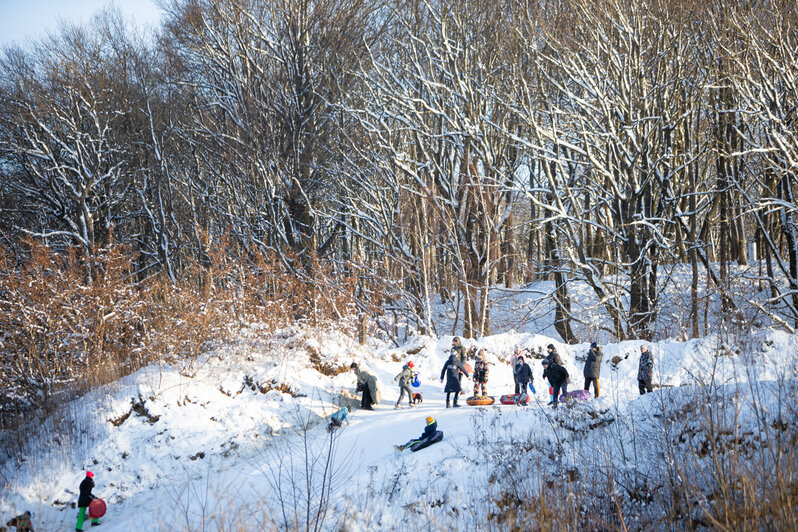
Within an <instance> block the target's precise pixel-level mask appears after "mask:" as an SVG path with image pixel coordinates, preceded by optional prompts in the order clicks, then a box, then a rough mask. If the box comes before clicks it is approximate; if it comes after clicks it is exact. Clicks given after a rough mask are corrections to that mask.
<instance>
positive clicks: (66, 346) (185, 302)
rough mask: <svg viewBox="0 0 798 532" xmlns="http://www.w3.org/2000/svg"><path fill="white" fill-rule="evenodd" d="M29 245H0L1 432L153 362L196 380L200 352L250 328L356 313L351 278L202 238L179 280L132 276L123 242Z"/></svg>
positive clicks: (132, 259)
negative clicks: (88, 246)
mask: <svg viewBox="0 0 798 532" xmlns="http://www.w3.org/2000/svg"><path fill="white" fill-rule="evenodd" d="M25 250H26V252H25V254H24V256H22V257H20V256H18V255H13V254H12V253H11V252H9V251H7V250H0V397H2V399H0V429H13V428H14V427H15V426H17V424H18V421H20V420H21V419H22V418H24V417H25V416H29V415H30V414H31V413H32V412H48V411H52V410H53V409H55V408H57V407H58V405H60V404H62V403H63V402H64V400H65V398H66V397H70V396H73V395H75V394H80V393H82V392H83V391H85V390H87V389H89V388H91V387H94V386H98V385H102V384H105V383H108V382H112V381H115V380H118V379H119V378H120V377H122V376H124V375H127V374H130V373H131V372H133V371H135V370H137V369H139V368H141V367H143V366H144V365H146V364H147V363H149V362H152V361H156V360H159V361H165V362H169V363H174V364H178V365H180V366H181V368H182V369H183V371H184V373H186V374H192V373H193V372H194V371H195V369H196V366H195V362H196V361H197V360H198V357H199V356H200V355H202V354H203V353H204V352H205V351H207V350H208V349H209V348H210V347H212V346H214V345H216V344H218V343H219V342H221V341H224V340H225V339H226V338H227V337H228V336H229V334H230V333H231V332H232V331H234V330H235V329H236V328H237V327H240V326H241V325H243V324H246V323H248V322H259V323H260V324H263V325H265V330H266V331H267V332H268V331H269V330H274V329H276V328H278V327H283V326H285V325H287V324H290V323H296V322H303V323H307V324H311V325H313V324H324V323H331V322H333V321H337V320H340V319H341V318H342V317H344V316H347V315H352V314H354V313H355V309H356V305H355V296H354V293H355V284H354V281H353V279H351V278H349V277H344V278H340V277H339V276H336V275H335V274H334V272H333V271H332V270H331V268H329V267H328V266H326V265H325V264H324V263H322V262H320V261H318V260H316V259H315V258H314V259H310V260H306V261H305V262H304V265H303V266H301V268H300V270H301V274H300V275H297V274H296V273H295V271H292V270H291V269H289V267H288V266H287V265H286V262H284V261H283V260H280V259H279V258H277V257H276V256H268V255H263V254H245V253H243V252H240V253H239V252H237V251H236V250H234V249H233V248H232V247H231V246H230V245H229V243H228V242H227V240H226V239H224V238H223V239H220V240H219V241H216V242H213V241H211V240H210V239H209V238H207V239H206V253H205V255H204V260H203V261H201V262H200V261H195V262H191V263H189V264H188V265H186V266H185V267H184V270H183V271H182V272H181V275H180V278H179V280H178V281H177V282H171V281H170V280H169V279H168V278H167V277H166V276H163V275H156V276H153V277H150V278H147V279H145V280H140V279H137V278H136V276H135V275H134V274H133V265H134V264H135V259H136V257H135V256H133V255H132V254H131V253H130V252H129V250H128V249H127V248H125V247H124V246H117V245H109V246H108V247H107V249H103V250H99V251H98V252H96V253H95V254H94V255H93V256H91V257H86V256H82V255H81V254H80V253H79V251H78V250H77V249H70V250H67V251H66V252H58V251H56V250H53V249H50V248H48V247H47V246H45V245H43V244H41V243H39V242H37V241H33V240H31V241H27V242H25ZM288 261H290V262H291V263H293V265H294V268H297V266H296V265H298V264H302V261H300V260H299V258H297V257H289V258H288ZM325 369H327V370H328V371H332V372H335V371H336V370H337V369H338V368H325Z"/></svg>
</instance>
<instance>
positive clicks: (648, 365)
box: [637, 351, 654, 381]
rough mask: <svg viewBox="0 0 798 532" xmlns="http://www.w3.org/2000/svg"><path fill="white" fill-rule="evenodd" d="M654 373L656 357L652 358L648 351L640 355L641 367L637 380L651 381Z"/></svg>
mask: <svg viewBox="0 0 798 532" xmlns="http://www.w3.org/2000/svg"><path fill="white" fill-rule="evenodd" d="M653 372H654V357H652V356H651V351H646V352H645V353H641V354H640V366H639V368H638V370H637V380H639V381H650V380H651V375H652V373H653Z"/></svg>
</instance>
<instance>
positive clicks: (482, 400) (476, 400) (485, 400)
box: [466, 395, 496, 406]
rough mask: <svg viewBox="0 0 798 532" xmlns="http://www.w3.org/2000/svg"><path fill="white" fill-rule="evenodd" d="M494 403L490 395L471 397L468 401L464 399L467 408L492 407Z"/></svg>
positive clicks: (494, 400)
mask: <svg viewBox="0 0 798 532" xmlns="http://www.w3.org/2000/svg"><path fill="white" fill-rule="evenodd" d="M495 402H496V399H494V398H493V397H492V396H490V395H481V396H471V397H469V398H468V399H466V404H467V405H468V406H488V405H492V404H493V403H495Z"/></svg>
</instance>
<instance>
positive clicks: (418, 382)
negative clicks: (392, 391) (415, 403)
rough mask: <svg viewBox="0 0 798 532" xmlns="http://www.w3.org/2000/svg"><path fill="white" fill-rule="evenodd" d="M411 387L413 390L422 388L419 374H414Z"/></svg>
mask: <svg viewBox="0 0 798 532" xmlns="http://www.w3.org/2000/svg"><path fill="white" fill-rule="evenodd" d="M410 386H412V387H413V388H418V387H419V386H421V381H419V380H418V373H414V374H413V382H411V383H410Z"/></svg>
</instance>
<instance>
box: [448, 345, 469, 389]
mask: <svg viewBox="0 0 798 532" xmlns="http://www.w3.org/2000/svg"><path fill="white" fill-rule="evenodd" d="M451 353H452V354H453V355H454V356H456V357H457V360H459V361H460V364H462V365H463V367H464V368H465V364H466V360H467V355H468V354H467V353H466V350H465V346H463V342H462V340H460V337H459V336H455V337H454V338H453V339H452V351H451ZM457 381H458V382H461V383H462V382H463V375H462V374H460V375H459V376H458V378H457Z"/></svg>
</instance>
